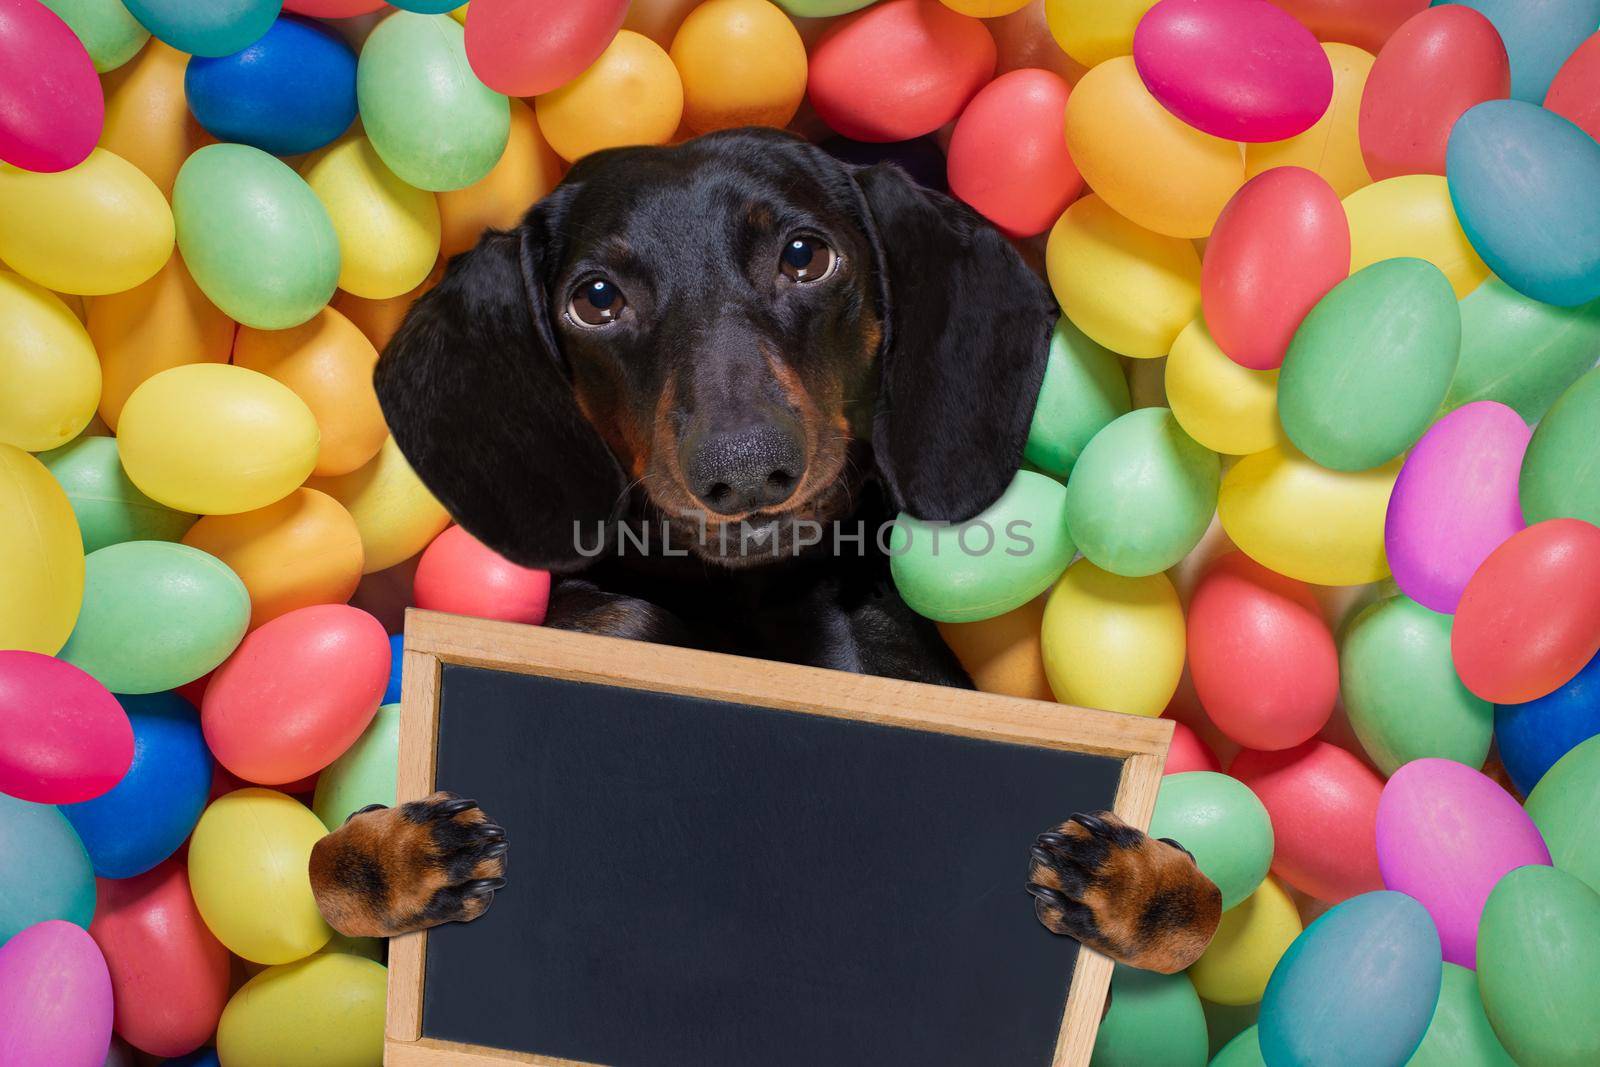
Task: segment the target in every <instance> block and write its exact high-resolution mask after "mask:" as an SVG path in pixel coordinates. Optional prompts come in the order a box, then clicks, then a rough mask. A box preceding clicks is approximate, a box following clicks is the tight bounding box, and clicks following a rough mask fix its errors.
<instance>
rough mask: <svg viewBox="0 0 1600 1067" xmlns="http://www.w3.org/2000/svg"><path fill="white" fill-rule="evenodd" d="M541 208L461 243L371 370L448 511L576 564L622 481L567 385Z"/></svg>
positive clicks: (504, 544)
mask: <svg viewBox="0 0 1600 1067" xmlns="http://www.w3.org/2000/svg"><path fill="white" fill-rule="evenodd" d="M543 217H544V216H543V214H542V212H541V209H539V208H536V209H535V210H534V211H533V212H531V213H530V214H529V216H528V219H527V220H526V221H525V222H524V223H523V225H522V226H520V227H518V228H517V229H516V230H512V231H510V232H499V231H495V232H491V233H489V234H486V235H485V236H484V237H483V239H482V240H481V241H479V242H478V245H477V247H476V248H474V249H472V251H470V252H466V253H464V254H462V255H459V256H456V257H455V258H454V259H452V260H451V261H450V266H449V268H448V269H447V270H446V271H445V276H444V280H443V281H441V282H440V283H439V285H438V286H437V287H436V288H435V289H433V290H432V291H431V292H429V293H428V294H427V295H425V296H423V297H422V298H421V299H420V300H418V301H417V303H416V305H415V306H413V307H412V309H411V311H410V312H409V314H407V316H406V320H405V323H404V325H402V326H401V327H400V330H399V332H398V333H396V334H395V336H394V339H393V340H392V341H390V342H389V345H388V346H387V347H386V348H385V349H384V352H383V357H382V358H381V359H380V360H379V361H378V367H377V371H376V374H375V377H374V382H375V384H376V386H377V391H378V400H379V402H380V403H381V404H382V406H383V414H384V418H385V419H387V420H388V423H389V429H390V431H391V432H392V433H393V434H394V437H395V441H396V443H397V444H399V446H400V450H401V451H402V452H403V453H404V454H405V457H406V459H407V460H409V461H410V462H411V466H412V467H413V468H414V469H415V470H416V472H417V474H418V475H419V476H420V477H421V478H422V480H423V482H424V483H425V484H426V485H427V486H428V488H429V489H430V490H432V492H433V495H434V496H436V497H438V498H439V502H440V503H441V504H443V505H444V506H445V507H446V508H447V509H448V510H449V511H450V514H451V515H453V516H455V519H456V521H457V522H459V523H460V524H461V525H462V526H464V527H465V528H466V529H467V531H468V532H469V533H471V534H472V535H473V536H474V537H476V538H478V539H479V540H480V541H482V542H483V543H484V544H486V545H488V546H489V547H490V548H492V549H494V550H495V551H496V552H498V553H500V554H501V555H502V556H505V557H506V558H507V559H509V560H511V561H513V562H515V563H519V564H522V565H523V566H528V567H542V568H546V569H549V570H555V571H562V570H572V569H575V568H576V567H577V566H579V565H581V564H582V562H583V559H582V557H581V556H580V554H579V553H578V551H577V549H576V547H575V533H574V531H575V527H574V523H575V522H576V523H582V529H583V532H584V537H585V539H586V540H585V542H584V543H585V544H589V543H592V538H593V537H594V536H595V534H594V530H595V527H596V524H598V523H605V522H607V521H608V520H610V519H611V518H613V517H614V516H615V514H616V512H617V509H618V507H619V503H620V498H621V495H622V491H623V487H624V485H625V482H624V480H623V476H622V471H621V468H620V467H619V466H618V465H617V462H616V460H615V459H614V458H613V457H612V455H611V453H610V451H609V450H608V449H607V448H606V447H605V444H604V443H603V442H602V441H601V440H600V436H599V435H598V434H597V433H596V432H595V430H594V428H593V427H592V426H591V425H590V423H589V422H588V420H587V419H585V418H584V416H583V414H582V412H580V411H579V409H578V403H577V400H576V398H575V397H574V395H573V391H572V386H571V383H570V382H569V381H568V379H567V375H566V373H565V372H564V369H563V366H562V363H561V357H560V353H559V351H558V350H557V348H556V344H555V337H554V333H553V331H552V329H551V326H550V317H549V310H548V307H547V303H548V300H547V297H546V294H545V289H544V282H543V275H544V271H543V256H545V255H546V254H547V250H548V246H549V240H550V238H549V236H548V234H547V232H546V230H545V227H544V225H543V224H542V220H543Z"/></svg>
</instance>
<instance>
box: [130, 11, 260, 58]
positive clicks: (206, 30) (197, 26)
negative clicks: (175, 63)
mask: <svg viewBox="0 0 1600 1067" xmlns="http://www.w3.org/2000/svg"><path fill="white" fill-rule="evenodd" d="M123 3H125V4H127V5H128V10H129V11H131V12H132V13H133V17H134V18H136V19H138V20H139V21H140V22H142V23H143V24H144V25H145V26H146V28H148V29H149V30H150V32H151V33H153V34H155V35H156V36H157V37H159V38H160V39H161V40H163V41H165V42H167V44H170V45H171V46H172V47H174V48H176V49H177V50H178V51H180V52H188V53H189V54H190V55H192V56H226V55H232V54H233V53H234V52H237V51H239V50H240V49H241V48H244V47H245V46H246V45H248V44H250V43H251V42H253V41H255V40H256V39H257V38H259V37H260V36H261V35H262V34H264V33H266V32H267V30H269V29H271V28H272V22H273V20H274V19H276V18H277V17H278V12H279V11H280V10H282V8H283V0H123Z"/></svg>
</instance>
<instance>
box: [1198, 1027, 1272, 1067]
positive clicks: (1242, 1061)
mask: <svg viewBox="0 0 1600 1067" xmlns="http://www.w3.org/2000/svg"><path fill="white" fill-rule="evenodd" d="M1211 1067H1267V1061H1266V1060H1264V1059H1262V1058H1261V1037H1260V1033H1259V1030H1258V1028H1257V1027H1254V1026H1252V1027H1250V1028H1249V1029H1248V1030H1241V1031H1239V1032H1238V1033H1237V1034H1235V1035H1234V1036H1233V1040H1231V1041H1229V1042H1228V1043H1227V1044H1226V1045H1223V1046H1222V1048H1221V1049H1220V1050H1218V1052H1217V1054H1216V1055H1215V1056H1213V1057H1212V1058H1211Z"/></svg>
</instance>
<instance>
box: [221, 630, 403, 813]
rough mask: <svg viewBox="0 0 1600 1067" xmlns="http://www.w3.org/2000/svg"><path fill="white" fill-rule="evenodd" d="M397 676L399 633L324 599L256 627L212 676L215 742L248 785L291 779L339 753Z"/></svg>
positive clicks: (228, 765) (356, 734)
mask: <svg viewBox="0 0 1600 1067" xmlns="http://www.w3.org/2000/svg"><path fill="white" fill-rule="evenodd" d="M388 683H389V635H388V634H387V633H385V632H384V629H383V626H382V625H381V624H380V623H379V622H378V620H377V619H374V618H373V617H372V616H371V615H368V614H367V613H366V612H364V611H362V610H361V609H360V608H353V607H350V606H349V605H347V604H316V605H313V606H311V607H307V608H299V609H297V610H295V611H291V612H287V613H285V614H283V615H279V616H278V617H277V618H275V619H273V620H271V621H270V622H267V623H265V624H264V625H262V626H261V627H260V628H259V629H257V630H255V631H253V632H252V633H250V634H248V635H247V636H246V637H245V639H244V640H243V641H242V642H240V643H239V647H238V648H237V649H235V650H234V652H233V655H231V656H229V657H228V659H227V660H226V662H224V663H223V664H222V666H220V667H218V668H217V669H216V671H215V672H213V673H212V675H211V684H210V685H208V686H207V687H206V695H205V700H204V701H203V702H202V704H201V707H200V724H201V726H202V728H203V729H204V730H205V735H206V744H207V745H209V746H210V748H211V752H212V754H213V755H215V756H216V757H217V760H218V761H219V762H220V763H222V765H223V766H225V767H226V768H227V769H228V770H230V771H232V772H233V773H234V774H236V775H238V776H239V777H240V778H243V779H244V780H245V781H247V782H255V783H257V784H260V785H281V784H283V783H285V782H294V781H297V780H299V779H302V778H305V777H306V776H307V775H310V774H312V773H313V772H315V771H319V770H321V769H322V768H324V767H326V766H327V765H328V764H330V763H332V762H333V761H334V760H335V759H337V758H338V757H339V756H340V754H342V753H343V752H344V750H345V749H347V748H349V747H350V745H351V744H352V743H353V742H354V741H355V739H356V738H358V737H360V736H361V731H363V730H365V729H366V728H367V724H368V723H369V722H371V721H372V716H373V714H374V713H375V712H376V711H377V710H378V702H379V701H380V700H381V699H382V698H383V691H384V687H385V686H387V685H388Z"/></svg>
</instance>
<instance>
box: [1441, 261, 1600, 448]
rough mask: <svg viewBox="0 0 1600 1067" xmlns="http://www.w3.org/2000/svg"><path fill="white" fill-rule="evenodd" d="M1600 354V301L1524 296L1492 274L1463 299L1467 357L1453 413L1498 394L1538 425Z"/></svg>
mask: <svg viewBox="0 0 1600 1067" xmlns="http://www.w3.org/2000/svg"><path fill="white" fill-rule="evenodd" d="M1596 352H1600V300H1591V301H1590V302H1589V303H1587V304H1583V305H1581V306H1579V307H1575V308H1564V307H1556V306H1555V305H1554V304H1546V303H1544V302H1543V301H1539V300H1533V299H1531V298H1529V297H1526V296H1523V295H1522V294H1521V293H1519V292H1517V291H1516V290H1515V289H1513V288H1511V286H1509V285H1507V284H1506V283H1505V282H1503V281H1501V280H1500V279H1499V278H1494V277H1491V278H1489V279H1488V280H1486V281H1485V282H1484V283H1483V284H1482V285H1480V286H1478V287H1477V288H1476V289H1474V290H1473V291H1472V292H1471V293H1469V294H1468V295H1467V296H1466V297H1465V298H1464V299H1463V300H1462V301H1461V360H1460V362H1459V363H1457V364H1456V376H1455V378H1454V380H1452V381H1451V382H1450V392H1449V393H1448V394H1447V395H1446V396H1445V400H1444V404H1445V407H1446V408H1447V409H1449V410H1451V411H1454V410H1455V409H1456V408H1458V407H1461V406H1462V405H1463V404H1470V403H1472V402H1473V401H1474V400H1498V401H1499V402H1500V403H1502V404H1505V405H1506V406H1507V407H1510V408H1512V409H1513V410H1514V411H1516V413H1517V414H1518V415H1521V416H1522V421H1523V422H1526V423H1527V424H1528V425H1530V426H1532V425H1533V424H1534V423H1536V422H1538V421H1539V420H1540V419H1542V418H1543V417H1544V413H1545V412H1547V411H1549V410H1550V405H1551V404H1554V403H1555V402H1556V398H1557V397H1559V396H1560V395H1561V394H1562V393H1564V392H1565V391H1566V390H1567V387H1568V386H1570V385H1571V384H1572V383H1573V382H1575V381H1577V380H1578V379H1579V378H1580V377H1582V376H1583V373H1584V372H1585V371H1587V370H1588V369H1589V368H1591V367H1593V366H1594V358H1595V353H1596Z"/></svg>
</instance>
